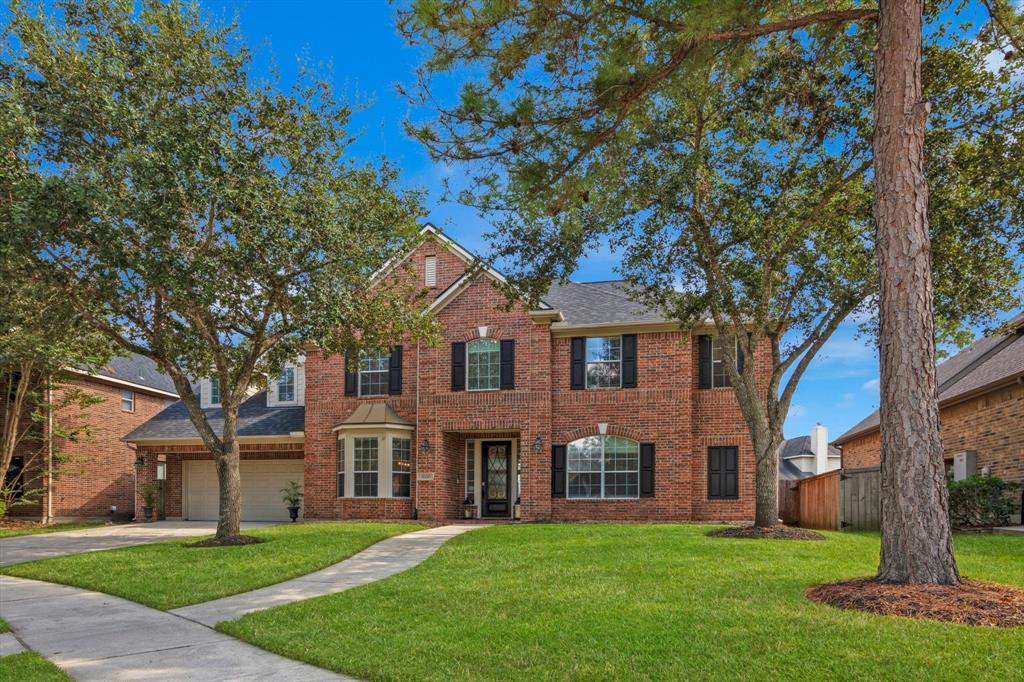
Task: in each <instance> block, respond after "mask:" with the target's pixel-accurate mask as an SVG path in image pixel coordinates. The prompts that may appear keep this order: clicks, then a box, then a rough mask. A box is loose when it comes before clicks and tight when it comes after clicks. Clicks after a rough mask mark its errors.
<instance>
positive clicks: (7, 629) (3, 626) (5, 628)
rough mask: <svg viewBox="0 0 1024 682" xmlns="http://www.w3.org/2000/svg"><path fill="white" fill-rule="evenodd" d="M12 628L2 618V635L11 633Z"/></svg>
mask: <svg viewBox="0 0 1024 682" xmlns="http://www.w3.org/2000/svg"><path fill="white" fill-rule="evenodd" d="M10 631H11V626H10V625H8V624H7V621H6V620H4V619H3V618H0V633H4V632H10Z"/></svg>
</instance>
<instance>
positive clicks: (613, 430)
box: [565, 424, 643, 443]
mask: <svg viewBox="0 0 1024 682" xmlns="http://www.w3.org/2000/svg"><path fill="white" fill-rule="evenodd" d="M600 435H605V436H622V437H623V438H629V439H630V440H635V441H637V442H640V441H641V440H643V438H642V436H641V433H640V431H639V430H637V429H634V428H633V427H630V426H620V425H618V424H609V425H608V430H607V431H605V432H604V434H602V433H601V430H600V428H599V427H598V425H597V424H591V425H589V426H581V427H579V428H578V429H573V430H572V431H569V432H568V433H567V434H566V435H565V442H566V443H572V442H573V441H577V440H579V439H580V438H587V437H588V436H600Z"/></svg>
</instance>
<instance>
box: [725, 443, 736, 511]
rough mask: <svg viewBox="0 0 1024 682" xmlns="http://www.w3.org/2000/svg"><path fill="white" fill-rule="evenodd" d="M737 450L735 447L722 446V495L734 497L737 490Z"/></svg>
mask: <svg viewBox="0 0 1024 682" xmlns="http://www.w3.org/2000/svg"><path fill="white" fill-rule="evenodd" d="M737 459H738V457H737V451H736V448H722V466H723V473H722V497H726V498H729V499H736V498H737V497H739V491H738V490H737V479H738V476H737V474H738V471H737V461H736V460H737Z"/></svg>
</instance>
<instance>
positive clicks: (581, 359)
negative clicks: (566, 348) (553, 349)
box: [569, 336, 587, 390]
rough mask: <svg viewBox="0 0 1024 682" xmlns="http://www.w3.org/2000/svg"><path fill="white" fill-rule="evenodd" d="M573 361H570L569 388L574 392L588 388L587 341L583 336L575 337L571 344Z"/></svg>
mask: <svg viewBox="0 0 1024 682" xmlns="http://www.w3.org/2000/svg"><path fill="white" fill-rule="evenodd" d="M569 345H570V351H571V359H570V361H569V387H570V388H572V389H573V390H580V389H583V388H586V385H587V384H586V381H587V378H586V373H587V363H586V346H587V340H586V338H584V337H582V336H574V337H572V339H571V340H570V342H569Z"/></svg>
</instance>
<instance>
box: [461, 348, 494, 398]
mask: <svg viewBox="0 0 1024 682" xmlns="http://www.w3.org/2000/svg"><path fill="white" fill-rule="evenodd" d="M478 341H486V342H487V344H488V345H490V346H494V345H497V347H498V385H497V386H495V387H494V388H470V387H469V347H470V345H471V344H473V343H475V342H478ZM488 352H492V351H488ZM500 390H501V341H499V340H498V339H489V338H487V337H481V338H479V339H471V340H469V341H467V342H466V391H467V392H471V393H481V392H487V391H500Z"/></svg>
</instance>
